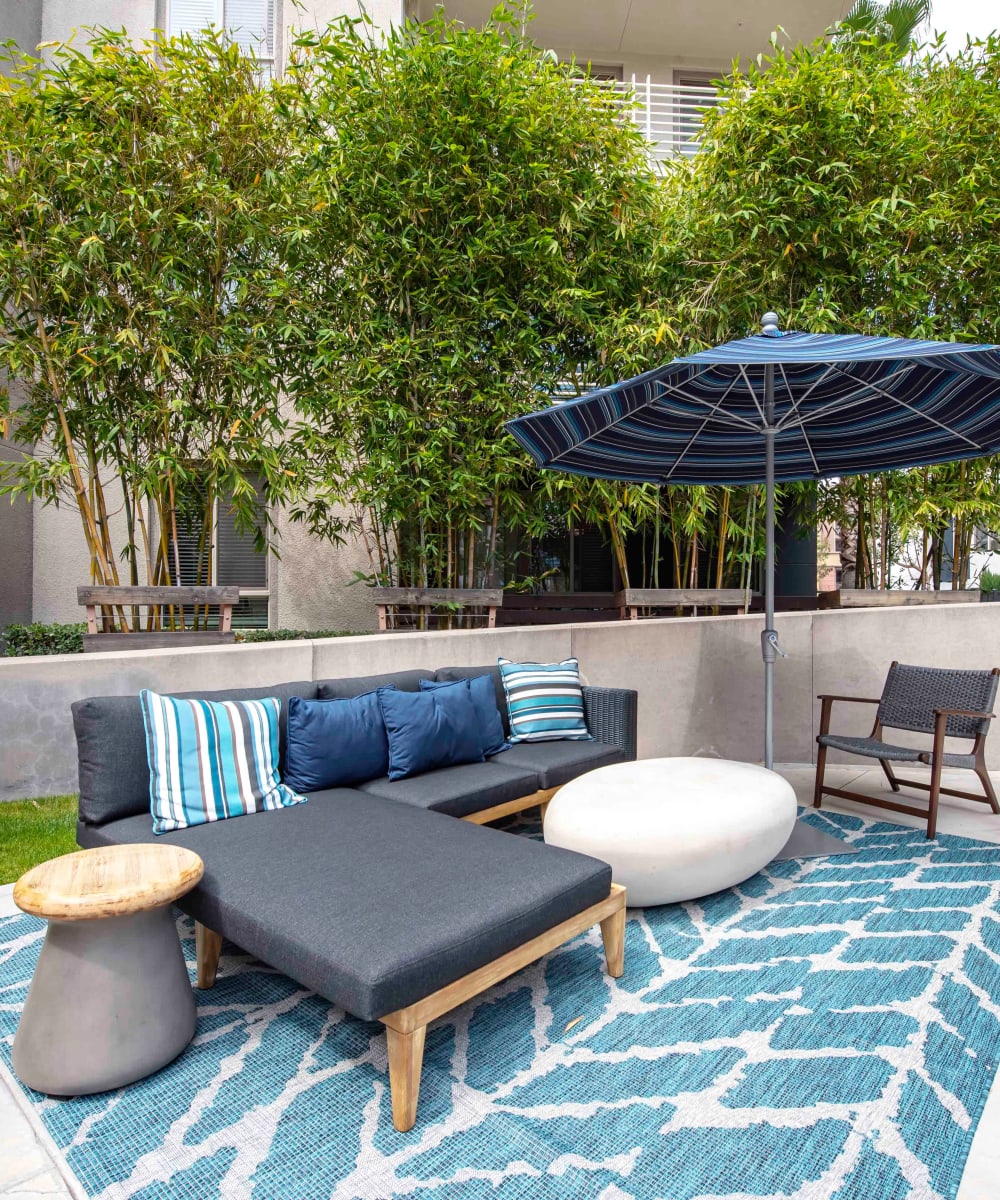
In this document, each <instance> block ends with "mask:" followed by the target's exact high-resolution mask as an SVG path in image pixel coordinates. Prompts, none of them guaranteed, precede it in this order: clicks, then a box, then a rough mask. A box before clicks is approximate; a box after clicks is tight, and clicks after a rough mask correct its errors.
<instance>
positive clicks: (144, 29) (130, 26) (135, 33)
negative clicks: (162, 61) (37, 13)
mask: <svg viewBox="0 0 1000 1200" xmlns="http://www.w3.org/2000/svg"><path fill="white" fill-rule="evenodd" d="M156 23H157V10H156V0H87V3H86V4H81V3H80V0H44V3H43V5H42V40H43V41H46V42H54V41H63V42H64V41H69V40H70V39H71V38H72V37H73V33H74V30H76V29H79V28H82V27H84V26H86V27H93V28H99V27H102V28H105V29H122V28H124V29H127V30H128V33H129V36H130V37H131V39H132V40H133V41H134V42H137V43H138V42H141V41H144V40H145V39H146V38H149V37H152V34H153V30H154V28H155V27H156ZM76 40H77V41H79V42H82V40H83V39H82V37H78V38H77V39H76Z"/></svg>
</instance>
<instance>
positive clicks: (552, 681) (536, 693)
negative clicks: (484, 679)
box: [497, 658, 594, 742]
mask: <svg viewBox="0 0 1000 1200" xmlns="http://www.w3.org/2000/svg"><path fill="white" fill-rule="evenodd" d="M497 664H498V666H499V667H500V675H501V678H502V679H503V686H504V691H505V692H506V693H507V711H508V713H509V714H510V740H511V741H512V742H555V741H577V742H592V741H593V740H594V739H593V738H592V737H591V735H590V734H589V733H588V731H587V722H586V720H585V719H584V715H583V691H582V689H581V687H580V664H579V662H578V661H577V660H576V659H575V658H567V659H564V660H563V661H562V662H557V663H515V662H511V661H510V660H509V659H506V658H498V659H497Z"/></svg>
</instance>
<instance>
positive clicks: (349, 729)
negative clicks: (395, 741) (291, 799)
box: [284, 689, 390, 792]
mask: <svg viewBox="0 0 1000 1200" xmlns="http://www.w3.org/2000/svg"><path fill="white" fill-rule="evenodd" d="M379 690H380V691H383V690H390V689H379ZM286 736H287V740H286V744H285V745H286V748H285V772H284V782H285V783H286V784H287V785H288V786H289V787H290V788H293V789H294V790H295V791H297V792H318V791H322V790H323V789H324V788H333V787H349V786H350V785H351V784H354V783H365V782H366V781H367V780H369V779H379V778H380V777H381V776H383V775H384V774H385V773H386V771H387V770H388V769H389V740H388V738H387V737H386V732H385V723H384V722H383V720H382V709H381V707H380V705H379V701H378V693H377V692H365V693H364V695H362V696H352V697H351V699H349V700H302V699H300V698H299V697H298V696H292V697H291V699H290V700H289V701H288V733H287V735H286Z"/></svg>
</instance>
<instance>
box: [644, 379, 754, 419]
mask: <svg viewBox="0 0 1000 1200" xmlns="http://www.w3.org/2000/svg"><path fill="white" fill-rule="evenodd" d="M710 369H711V368H709V367H706V368H705V370H704V371H702V372H701V374H702V375H704V374H707V373H708V371H709V370H710ZM694 378H698V377H694V376H693V377H692V379H689V380H688V383H691V382H693V379H694ZM657 382H658V383H659V385H660V387H661V388H663V389H664V391H668V392H674V393H676V394H677V395H678V396H682V397H683V398H684V399H685V400H690V401H691V403H692V404H700V405H701V407H702V408H707V409H709V415H708V419H711V417H712V416H713V415H715V414H716V409H717V408H718V407H719V404H720V403H721V401H719V402H718V403H716V404H715V405H714V406H713V405H712V404H711V402H710V401H708V400H702V398H701V397H700V396H692V395H690V394H689V393H688V392H685V391H684V389H683V388H681V387H679V386H678V385H677V384H676V383H663V382H662V381H661V380H657ZM735 383H736V380H735V379H734V380H733V382H732V383H731V384H730V385H729V388H728V389H727V390H726V396H728V395H729V393H730V392H731V391H732V390H733V387H734V386H735ZM726 396H723V400H724V399H725V398H726ZM657 399H658V400H661V401H662V396H658V397H657ZM643 407H644V408H645V407H646V405H643ZM636 411H637V412H638V409H637V410H636ZM680 415H681V416H686V415H687V414H686V413H682V414H680ZM715 419H716V420H717V421H725V422H727V423H728V424H730V425H737V426H740V425H742V426H743V427H744V428H746V429H752V430H753V431H754V433H760V430H759V429H758V428H757V426H756V425H755V424H754V423H753V421H748V420H747V419H746V417H738V416H736V414H735V413H724V414H722V415H721V416H719V415H716V416H715Z"/></svg>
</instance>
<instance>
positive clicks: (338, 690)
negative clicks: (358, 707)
mask: <svg viewBox="0 0 1000 1200" xmlns="http://www.w3.org/2000/svg"><path fill="white" fill-rule="evenodd" d="M433 678H434V672H433V671H419V670H414V671H387V672H386V673H385V674H384V675H356V676H353V677H352V678H349V679H320V680H318V681H317V683H316V688H317V693H316V698H317V699H318V700H349V699H350V698H351V697H352V696H362V695H364V693H365V692H375V691H378V689H379V688H380V687H397V688H399V690H400V691H401V692H419V691H420V681H421V679H433Z"/></svg>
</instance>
